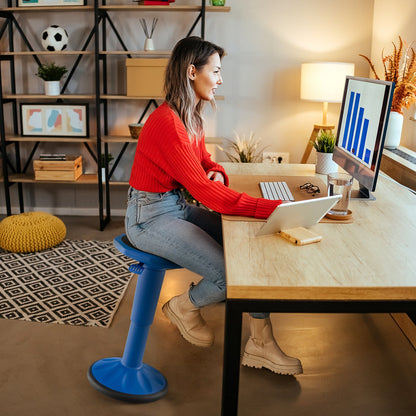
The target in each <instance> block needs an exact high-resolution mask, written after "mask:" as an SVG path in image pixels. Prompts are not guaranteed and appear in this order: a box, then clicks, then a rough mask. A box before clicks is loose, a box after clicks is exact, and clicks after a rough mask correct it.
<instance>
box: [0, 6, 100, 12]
mask: <svg viewBox="0 0 416 416" xmlns="http://www.w3.org/2000/svg"><path fill="white" fill-rule="evenodd" d="M33 11H35V12H48V11H49V12H55V11H59V12H75V11H80V12H91V11H94V6H23V7H3V8H1V9H0V12H14V13H15V12H33Z"/></svg>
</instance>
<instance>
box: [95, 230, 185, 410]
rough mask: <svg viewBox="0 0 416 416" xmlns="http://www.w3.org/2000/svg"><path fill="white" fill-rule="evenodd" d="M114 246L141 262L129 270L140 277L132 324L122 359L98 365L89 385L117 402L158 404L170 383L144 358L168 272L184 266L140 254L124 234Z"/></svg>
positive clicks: (112, 359) (151, 255)
mask: <svg viewBox="0 0 416 416" xmlns="http://www.w3.org/2000/svg"><path fill="white" fill-rule="evenodd" d="M114 246H115V247H116V248H117V249H118V250H119V251H120V253H122V254H124V255H125V256H127V257H130V258H132V259H133V260H136V261H138V262H139V263H138V264H132V265H131V266H130V267H129V270H130V271H132V272H133V273H136V274H137V275H138V276H137V285H136V292H135V295H134V300H133V306H132V310H131V319H130V321H131V323H130V328H129V333H128V335H127V340H126V344H125V347H124V352H123V357H110V358H103V359H101V360H98V361H96V362H95V363H94V364H92V365H91V367H90V368H89V370H88V381H89V382H90V384H91V385H92V386H93V387H94V388H95V389H97V390H98V391H99V392H101V393H103V394H105V395H107V396H110V397H113V398H115V399H119V400H124V401H129V402H135V403H145V402H151V401H155V400H158V399H160V398H162V397H163V396H164V395H165V394H166V393H167V390H168V383H167V380H166V378H165V377H164V376H163V374H162V373H160V372H159V371H158V370H156V369H155V368H153V367H152V366H150V365H148V364H145V363H143V354H144V350H145V347H146V342H147V336H148V333H149V329H150V326H151V324H152V322H153V319H154V315H155V311H156V306H157V302H158V300H159V295H160V290H161V288H162V283H163V279H164V276H165V271H166V270H169V269H179V268H181V266H178V265H177V264H175V263H172V262H171V261H169V260H166V259H164V258H162V257H158V256H155V255H153V254H150V253H146V252H144V251H141V250H138V249H137V248H135V247H134V246H133V245H132V244H131V243H130V241H129V240H128V238H127V236H126V235H125V234H122V235H119V236H118V237H116V238H115V239H114Z"/></svg>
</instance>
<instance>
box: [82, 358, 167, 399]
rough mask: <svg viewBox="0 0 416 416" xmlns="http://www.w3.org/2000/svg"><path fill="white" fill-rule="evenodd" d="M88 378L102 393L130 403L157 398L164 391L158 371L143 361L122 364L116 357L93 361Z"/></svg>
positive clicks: (160, 396) (165, 389)
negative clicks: (131, 364)
mask: <svg viewBox="0 0 416 416" xmlns="http://www.w3.org/2000/svg"><path fill="white" fill-rule="evenodd" d="M88 381H89V382H90V384H91V385H92V386H93V387H94V388H95V389H97V390H98V391H99V392H100V393H103V394H105V395H106V396H110V397H112V398H113V399H118V400H123V401H128V402H133V403H147V402H152V401H155V400H159V399H161V398H162V397H163V396H164V395H165V394H166V393H167V391H168V382H167V381H166V378H165V377H164V376H163V374H162V373H161V372H159V371H158V370H156V369H155V368H153V367H151V366H150V365H148V364H144V363H143V364H142V365H141V367H140V368H129V367H126V366H124V365H123V364H122V363H121V358H119V357H113V358H104V359H102V360H99V361H96V362H95V363H94V364H93V365H92V366H91V367H90V369H89V370H88Z"/></svg>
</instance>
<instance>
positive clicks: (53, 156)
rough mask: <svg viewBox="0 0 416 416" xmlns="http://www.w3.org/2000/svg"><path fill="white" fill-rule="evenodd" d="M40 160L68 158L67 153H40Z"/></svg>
mask: <svg viewBox="0 0 416 416" xmlns="http://www.w3.org/2000/svg"><path fill="white" fill-rule="evenodd" d="M39 159H40V160H66V154H65V153H42V154H40V155H39Z"/></svg>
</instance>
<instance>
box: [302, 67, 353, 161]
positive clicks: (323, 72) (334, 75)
mask: <svg viewBox="0 0 416 416" xmlns="http://www.w3.org/2000/svg"><path fill="white" fill-rule="evenodd" d="M347 75H354V64H350V63H344V62H317V63H305V64H302V70H301V84H300V98H301V99H302V100H308V101H317V102H322V103H323V114H322V124H315V125H314V126H313V130H312V134H311V137H310V139H309V141H308V144H307V145H306V149H305V152H304V154H303V156H302V161H301V163H306V162H307V161H308V158H309V155H310V154H311V150H312V147H313V146H312V144H310V141H312V142H314V141H315V139H316V137H317V136H318V134H319V131H320V130H324V131H328V132H332V130H333V129H334V128H335V125H334V124H328V103H340V102H341V101H342V95H343V92H344V86H345V78H346V76H347Z"/></svg>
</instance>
